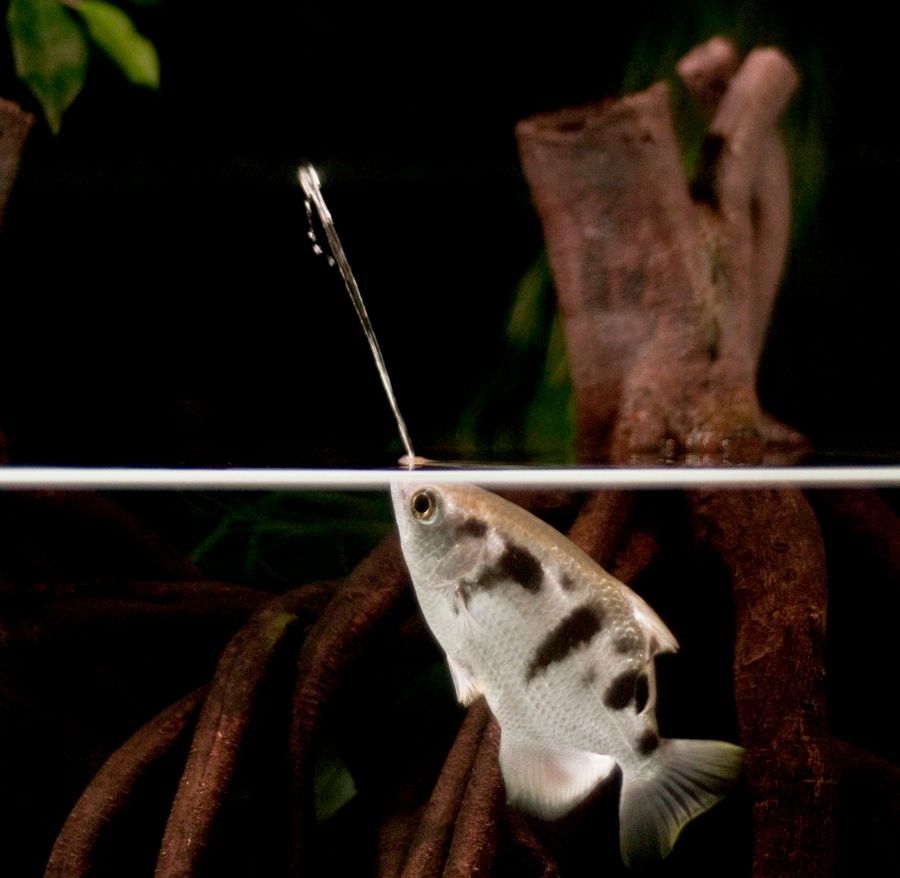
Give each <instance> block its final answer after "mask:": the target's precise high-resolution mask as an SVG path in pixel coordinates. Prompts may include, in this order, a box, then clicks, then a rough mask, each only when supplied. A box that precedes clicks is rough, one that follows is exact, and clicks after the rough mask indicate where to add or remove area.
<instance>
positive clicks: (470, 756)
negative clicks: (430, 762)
mask: <svg viewBox="0 0 900 878" xmlns="http://www.w3.org/2000/svg"><path fill="white" fill-rule="evenodd" d="M489 719H490V711H489V710H488V707H487V704H486V703H485V701H484V699H483V698H481V699H479V700H478V701H476V702H475V703H474V704H473V705H472V706H471V707H470V708H469V710H468V712H467V713H466V718H465V720H463V724H462V726H460V729H459V733H458V734H457V736H456V741H455V742H454V744H453V747H452V748H451V750H450V753H449V754H448V755H447V760H446V762H445V763H444V767H443V769H442V770H441V774H440V777H439V778H438V782H437V784H436V785H435V788H434V792H433V793H432V794H431V798H430V799H429V800H428V804H427V805H426V806H425V811H424V812H423V814H422V819H421V820H420V822H419V828H418V829H417V830H416V834H415V835H414V836H413V840H412V844H411V845H410V848H409V853H408V855H407V858H406V864H405V865H404V867H403V871H402V873H401V874H402V878H440V876H441V875H442V874H443V872H444V864H445V862H446V859H447V853H448V851H449V849H450V841H451V837H452V833H453V827H454V825H455V824H456V819H457V816H458V815H459V812H460V809H461V807H462V803H463V797H464V795H465V792H466V789H467V787H468V783H469V777H470V775H471V773H472V767H473V765H474V763H475V759H476V755H477V754H478V751H479V748H480V745H481V740H482V737H483V736H484V730H485V728H486V727H487V723H488V720H489Z"/></svg>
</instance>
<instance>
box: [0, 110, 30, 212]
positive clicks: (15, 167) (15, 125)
mask: <svg viewBox="0 0 900 878" xmlns="http://www.w3.org/2000/svg"><path fill="white" fill-rule="evenodd" d="M32 125H34V116H32V115H31V113H26V112H24V111H23V110H21V109H20V108H19V106H18V105H17V104H14V103H13V102H12V101H7V100H4V99H3V98H0V225H2V224H3V214H4V213H5V212H6V203H7V201H8V200H9V193H10V191H11V190H12V187H13V183H14V182H15V180H16V175H17V174H18V172H19V159H20V157H21V155H22V149H23V148H24V146H25V141H26V139H27V138H28V132H29V131H31V126H32Z"/></svg>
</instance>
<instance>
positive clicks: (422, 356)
mask: <svg viewBox="0 0 900 878" xmlns="http://www.w3.org/2000/svg"><path fill="white" fill-rule="evenodd" d="M676 6H677V9H676V8H675V7H676ZM127 8H128V9H129V11H130V12H131V13H132V14H133V16H134V18H135V19H136V21H137V22H138V24H139V27H140V28H141V30H142V31H143V32H145V33H146V34H147V35H149V36H150V37H152V38H153V39H154V41H155V42H156V44H157V45H158V47H159V51H160V55H161V63H162V88H161V90H160V92H159V93H152V92H147V91H142V90H140V89H137V88H134V87H132V86H129V85H128V84H127V83H125V82H124V80H123V78H122V77H121V76H120V75H119V73H118V71H117V70H115V69H114V68H113V67H112V65H111V64H110V63H109V62H107V61H106V60H105V59H104V58H103V57H102V56H100V55H99V54H98V53H95V54H94V57H93V59H92V61H91V65H92V66H91V69H90V73H89V77H88V83H87V88H86V90H85V92H84V93H83V94H82V95H81V96H80V97H79V98H78V99H77V101H76V102H75V104H74V105H73V107H72V109H71V110H70V111H69V112H68V113H67V114H66V116H65V118H64V121H63V128H62V133H61V134H60V136H58V137H52V136H51V135H50V133H49V132H48V131H47V129H46V127H45V126H44V124H43V123H41V124H40V125H39V126H38V127H37V129H36V130H35V132H34V134H33V136H32V138H31V141H30V143H29V145H28V148H27V151H26V154H25V158H24V163H23V166H22V169H21V174H20V179H19V182H18V184H17V187H16V189H15V190H14V193H13V197H12V200H11V203H10V205H9V208H8V211H7V216H6V221H5V226H4V228H3V231H2V234H0V266H2V269H0V272H2V273H0V301H2V312H0V313H2V318H0V319H2V327H3V329H2V335H3V338H2V345H0V356H2V376H3V378H2V382H0V429H2V430H3V431H4V432H5V433H6V435H7V438H8V441H9V443H10V445H11V451H12V459H13V460H14V461H15V462H18V463H30V462H45V463H82V464H107V463H110V464H111V463H121V464H198V465H203V464H208V465H213V464H226V463H233V464H245V465H266V464H279V465H295V466H305V465H319V464H335V463H349V464H357V465H366V464H376V463H379V464H381V463H386V462H389V461H390V460H391V459H392V458H393V457H394V454H395V450H396V449H397V448H398V447H399V446H398V442H397V440H396V437H395V430H394V427H393V424H392V422H391V419H390V416H389V414H388V410H387V407H386V405H385V403H384V399H383V396H382V394H381V390H380V388H379V386H378V384H377V379H376V377H375V372H374V369H373V367H372V365H371V363H370V361H369V359H368V356H369V355H368V351H367V349H366V347H365V345H364V342H363V340H362V336H361V333H360V331H359V327H358V325H357V321H356V318H355V317H354V315H353V313H352V311H351V310H350V307H349V304H348V303H347V301H346V297H345V296H344V293H343V292H342V290H341V289H340V287H339V286H338V285H337V283H336V279H335V278H334V277H333V276H332V274H331V273H329V272H328V271H327V270H326V269H325V268H324V266H322V265H321V264H320V263H319V262H317V261H316V259H315V258H314V257H313V256H312V254H311V253H310V251H309V248H308V246H307V242H306V239H305V230H306V229H305V217H304V212H303V204H302V198H301V196H300V193H299V189H298V187H297V185H296V182H295V171H296V167H297V165H298V164H299V163H300V162H301V161H303V160H312V161H314V162H316V163H317V165H318V166H319V168H320V170H321V172H322V176H323V178H324V180H325V194H326V197H327V199H328V201H329V204H330V206H331V208H332V212H333V214H334V216H335V219H336V222H337V224H338V229H339V232H340V234H341V236H342V238H343V240H344V244H345V247H346V250H347V252H348V255H349V257H350V260H351V262H352V264H353V267H354V270H355V272H356V274H357V276H358V278H359V281H360V285H361V287H362V289H363V293H364V295H365V297H366V299H367V301H368V304H369V310H370V313H371V315H372V319H373V321H374V323H375V326H376V329H377V330H378V332H379V334H380V336H381V341H382V347H383V349H384V351H385V355H386V358H387V361H388V364H389V366H390V367H391V370H392V373H393V378H394V383H395V385H396V387H397V390H398V395H399V398H400V401H401V405H402V407H403V409H404V412H405V414H406V417H407V420H408V421H409V426H410V430H411V432H412V435H413V438H414V440H415V441H416V444H417V450H419V451H420V453H424V454H426V455H430V456H438V455H440V454H452V452H453V447H454V442H455V439H454V437H455V425H456V424H457V422H458V420H459V418H460V414H461V412H462V411H463V409H464V408H465V406H466V404H467V402H468V401H469V400H470V399H471V398H472V396H473V394H474V393H475V392H476V391H477V389H478V388H479V387H480V386H481V385H482V384H483V383H484V381H485V377H486V376H489V375H491V374H492V373H493V371H494V370H495V368H496V365H497V362H498V358H499V356H500V349H501V342H502V333H503V325H504V320H505V314H506V312H507V310H508V308H509V305H510V302H511V299H512V295H513V292H514V289H515V285H516V283H517V281H518V280H519V278H520V277H521V276H522V274H523V273H524V272H525V271H526V270H527V269H528V268H529V266H530V265H532V264H533V262H534V260H535V258H536V257H537V256H538V254H539V253H540V250H541V247H542V244H541V238H540V229H539V226H538V222H537V220H536V218H535V216H534V214H533V211H532V209H531V206H530V202H529V196H528V191H527V187H526V184H525V182H524V180H523V178H522V176H521V173H520V170H519V167H518V161H517V156H516V147H515V140H514V135H513V126H514V124H515V122H516V120H518V119H520V118H523V117H525V116H528V115H529V114H532V113H534V112H537V111H541V110H547V109H551V108H556V107H559V106H562V105H566V104H573V103H581V102H586V101H590V100H597V99H600V98H603V97H605V96H607V95H610V94H615V93H617V92H619V91H620V89H621V87H622V84H623V82H627V83H628V84H639V85H641V86H643V85H646V84H649V82H651V81H652V80H653V79H654V78H655V75H656V71H657V70H667V71H668V72H669V74H671V71H672V66H671V63H672V62H673V61H674V60H675V59H676V58H677V57H678V56H679V54H680V53H681V52H683V51H685V50H686V49H687V48H689V47H690V46H691V45H693V44H694V43H695V42H696V41H699V40H701V39H705V38H707V37H708V36H710V35H712V34H713V33H716V32H725V33H729V34H731V35H732V36H734V37H735V38H736V39H737V40H738V41H739V43H740V44H741V45H742V46H743V47H744V48H749V47H751V46H752V45H756V44H760V43H766V42H774V43H777V44H779V45H781V46H783V47H784V48H785V49H786V50H787V51H788V52H789V53H791V55H792V56H793V57H794V59H795V61H796V63H797V64H798V66H799V68H800V70H801V74H802V75H803V77H804V83H803V85H802V87H801V91H800V92H799V94H798V96H797V98H796V100H795V103H794V108H793V109H792V115H791V117H790V118H789V120H788V124H789V126H790V127H791V131H792V133H793V137H794V140H799V141H801V142H802V143H803V144H804V147H803V149H802V150H800V152H799V153H798V152H797V151H795V152H794V154H793V156H792V158H793V162H794V170H795V177H796V179H797V180H798V187H802V191H798V193H797V197H798V203H802V205H804V210H803V216H800V217H798V228H797V233H796V235H795V242H794V249H793V252H792V257H791V263H790V266H789V271H788V276H787V278H786V281H785V284H784V287H783V293H782V296H781V299H780V302H779V304H778V307H777V311H776V314H775V320H774V324H773V330H772V333H771V338H770V344H769V347H768V349H767V352H766V356H765V359H764V362H763V366H762V370H761V390H762V394H763V399H764V402H765V404H766V405H767V407H768V408H769V409H770V410H772V411H774V413H776V414H777V415H779V416H780V417H781V418H782V419H784V420H787V421H789V422H790V423H792V424H794V425H796V426H798V427H800V428H801V429H803V430H805V431H807V432H808V433H809V435H810V436H811V437H812V438H813V440H814V443H815V445H816V447H817V449H818V450H819V451H820V452H826V453H829V454H831V455H832V458H831V459H842V460H843V459H853V460H860V459H868V460H872V459H877V460H883V459H895V458H896V451H897V448H898V442H897V432H896V429H895V428H894V426H893V421H894V410H895V408H896V403H895V400H896V393H895V392H894V381H895V379H896V376H897V366H896V362H897V358H896V352H895V340H896V318H897V314H898V306H897V295H896V281H895V277H894V268H893V249H894V247H893V245H894V225H895V223H894V222H893V205H894V204H895V202H896V199H897V183H898V163H897V157H896V151H895V149H894V144H893V140H892V139H891V135H890V133H889V132H890V130H891V129H892V128H893V115H894V102H893V100H892V95H893V85H894V80H895V68H894V63H893V60H892V59H893V55H894V52H895V45H894V36H893V32H892V30H891V29H890V28H887V27H885V26H883V24H882V23H880V18H879V15H880V12H879V11H878V10H879V9H880V7H877V6H875V4H866V3H863V4H855V5H854V6H853V8H852V9H848V8H847V7H843V6H842V7H835V8H834V9H832V10H829V9H826V8H825V5H824V4H816V5H813V4H791V5H790V7H789V8H788V9H783V8H781V7H778V8H776V6H775V4H771V6H770V5H769V4H749V5H748V4H739V5H737V6H735V7H734V8H732V7H730V6H728V5H726V4H710V3H701V2H691V3H685V4H666V3H661V2H632V3H627V4H605V3H596V4H583V3H574V2H555V3H552V4H546V5H545V6H543V7H539V10H540V11H539V12H537V13H526V12H524V11H522V10H518V11H517V10H515V9H514V8H512V7H510V8H509V9H501V8H499V6H498V5H485V4H476V3H454V4H437V5H434V4H391V3H389V4H348V3H340V2H338V3H327V4H326V3H274V2H258V3H254V4H245V5H243V6H238V5H236V4H228V3H225V4H201V3H196V2H194V3H185V2H182V3H162V4H160V5H158V6H144V5H133V6H128V7H127ZM0 58H2V66H0V93H2V94H3V95H5V96H7V97H10V98H13V99H16V100H18V101H19V102H21V103H22V104H23V105H24V106H26V107H29V108H31V109H35V104H34V102H33V99H32V98H30V96H29V95H28V93H27V92H26V91H25V89H24V87H23V86H22V85H21V84H20V83H18V82H17V81H16V80H15V78H14V76H13V74H12V64H11V59H10V56H9V52H8V50H7V49H6V48H3V49H0ZM886 217H890V219H886Z"/></svg>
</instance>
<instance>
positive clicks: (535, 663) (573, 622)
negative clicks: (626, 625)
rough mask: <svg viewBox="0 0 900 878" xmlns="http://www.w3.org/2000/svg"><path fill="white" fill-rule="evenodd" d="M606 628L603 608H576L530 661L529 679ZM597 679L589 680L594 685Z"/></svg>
mask: <svg viewBox="0 0 900 878" xmlns="http://www.w3.org/2000/svg"><path fill="white" fill-rule="evenodd" d="M602 628H603V611H602V610H601V609H600V608H599V607H595V606H587V605H585V606H583V607H578V608H577V609H575V610H572V612H571V613H569V615H568V616H566V618H565V619H563V620H562V622H560V623H559V625H557V626H556V627H555V628H554V629H553V630H552V631H551V632H550V633H549V634H548V635H547V636H546V637H545V638H544V640H543V641H542V642H541V645H540V646H539V647H538V648H537V651H536V652H535V654H534V657H533V658H532V659H531V662H530V664H529V665H528V671H527V673H526V674H525V679H526V680H528V681H531V680H533V679H534V678H535V677H536V676H537V675H538V674H539V673H540V672H541V671H544V670H546V669H547V668H548V667H550V665H552V664H553V663H554V662H559V661H562V660H563V659H564V658H566V656H568V655H569V653H571V652H573V651H574V650H576V649H577V648H578V647H579V646H581V644H583V643H588V642H589V641H590V640H592V639H593V637H594V636H595V635H596V634H597V633H598V632H599V631H600V630H601V629H602ZM591 682H593V680H590V681H587V682H586V683H585V685H590V683H591Z"/></svg>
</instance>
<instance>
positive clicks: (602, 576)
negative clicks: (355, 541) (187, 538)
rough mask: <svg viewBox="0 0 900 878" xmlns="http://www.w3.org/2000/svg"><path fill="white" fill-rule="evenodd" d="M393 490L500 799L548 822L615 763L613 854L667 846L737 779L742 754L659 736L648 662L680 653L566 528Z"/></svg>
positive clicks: (472, 499) (479, 504) (640, 855)
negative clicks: (489, 755) (478, 718)
mask: <svg viewBox="0 0 900 878" xmlns="http://www.w3.org/2000/svg"><path fill="white" fill-rule="evenodd" d="M391 495H392V499H393V504H394V514H395V516H396V519H397V524H398V527H399V530H400V540H401V544H402V548H403V554H404V557H405V559H406V563H407V565H408V567H409V572H410V575H411V577H412V581H413V585H414V586H415V590H416V595H417V597H418V600H419V604H420V606H421V608H422V612H423V614H424V616H425V619H426V621H427V622H428V625H429V626H430V628H431V630H432V632H433V634H434V636H435V637H436V639H437V641H438V643H439V644H440V645H441V647H442V648H443V650H444V652H445V653H446V656H447V662H448V664H449V666H450V674H451V676H452V678H453V684H454V686H455V689H456V694H457V697H458V698H459V701H460V702H461V703H462V704H469V703H470V702H471V701H473V700H474V699H475V698H476V697H478V696H479V695H484V697H485V699H486V700H487V703H488V706H489V707H490V709H491V711H492V713H493V714H494V716H495V717H496V719H497V722H498V724H499V726H500V767H501V771H502V774H503V779H504V783H505V786H506V794H507V798H508V800H509V802H510V804H512V805H514V806H517V807H518V808H520V809H522V810H524V811H527V812H530V813H532V814H535V815H538V816H539V817H542V818H544V819H555V818H558V817H561V816H563V815H564V814H566V813H567V812H568V811H570V810H572V809H573V808H575V807H576V806H577V805H578V804H579V803H580V802H582V801H583V800H585V799H586V798H587V797H588V796H589V795H590V794H591V792H592V791H593V790H594V789H595V788H596V787H597V786H598V784H599V783H600V782H601V781H602V780H603V779H604V778H606V777H607V776H608V775H609V774H610V773H611V772H612V771H613V769H614V767H615V766H616V765H618V766H619V768H620V769H621V772H622V784H621V793H620V800H619V840H620V849H621V854H622V858H623V860H624V861H625V863H626V864H629V865H631V864H633V863H635V862H638V861H643V860H648V859H653V858H661V857H664V856H666V855H667V854H668V853H669V851H670V850H671V849H672V845H673V844H674V842H675V839H676V838H677V837H678V834H679V833H680V832H681V829H682V828H683V827H684V825H685V824H686V823H687V822H688V821H689V820H691V819H692V818H694V817H696V816H697V815H699V814H701V813H702V812H704V811H705V810H707V809H708V808H710V807H711V806H712V805H714V804H715V803H716V802H718V801H719V800H720V799H721V798H722V797H723V796H724V795H725V794H726V793H727V792H728V790H729V789H730V788H731V787H732V786H733V785H734V782H735V780H736V778H737V776H738V774H739V772H740V768H741V758H742V753H743V751H742V749H741V748H740V747H738V746H735V745H734V744H728V743H725V742H722V741H693V740H676V739H666V738H661V737H660V736H659V731H658V728H657V723H656V712H655V706H656V680H655V674H654V665H653V662H654V657H655V656H656V655H657V654H658V653H663V652H675V650H676V649H677V648H678V644H677V643H676V640H675V637H674V636H673V635H672V633H671V632H670V631H669V629H668V628H667V627H666V626H665V624H664V623H663V622H662V620H661V619H660V618H659V616H657V615H656V613H655V612H654V611H653V610H652V609H651V608H650V606H649V605H648V604H646V603H645V602H644V601H643V600H642V599H641V598H640V597H639V596H638V595H637V594H635V593H634V592H633V591H631V589H629V588H628V587H627V586H626V585H624V584H623V583H621V582H619V581H618V580H617V579H615V578H614V577H613V576H611V575H610V574H609V573H607V572H606V571H605V570H604V569H603V568H602V567H600V565H599V564H597V563H596V562H595V561H593V560H592V559H591V558H590V557H589V556H588V555H587V554H586V553H585V552H583V551H582V550H581V549H579V548H578V547H577V546H575V545H574V544H573V543H572V542H571V541H569V540H568V539H566V537H564V536H563V535H562V534H560V533H559V532H558V531H556V530H554V529H553V528H552V527H551V526H550V525H548V524H546V523H544V522H542V521H541V520H540V519H538V518H536V517H535V516H533V515H531V514H530V513H529V512H526V511H525V510H524V509H522V508H521V507H519V506H516V505H515V504H513V503H510V502H508V501H506V500H504V499H502V498H500V497H498V496H496V495H495V494H492V493H489V492H487V491H484V490H481V489H480V488H476V487H474V486H470V485H452V486H451V485H443V486H437V485H428V484H406V483H402V484H400V483H396V484H394V485H393V486H392V489H391Z"/></svg>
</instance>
